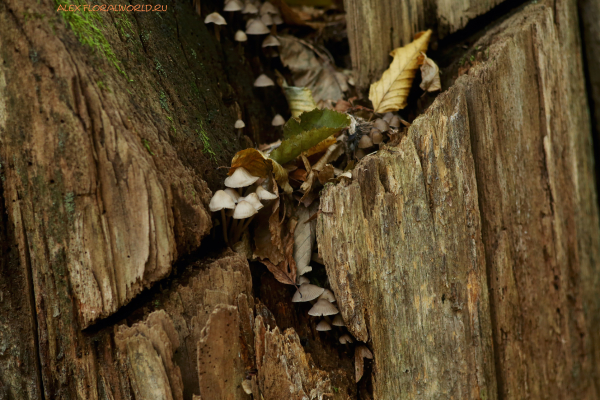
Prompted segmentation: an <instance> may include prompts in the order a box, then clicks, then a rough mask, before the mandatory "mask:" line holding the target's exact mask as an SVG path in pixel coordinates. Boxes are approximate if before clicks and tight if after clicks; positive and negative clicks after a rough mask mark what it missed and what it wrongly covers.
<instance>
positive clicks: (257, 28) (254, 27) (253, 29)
mask: <svg viewBox="0 0 600 400" xmlns="http://www.w3.org/2000/svg"><path fill="white" fill-rule="evenodd" d="M269 32H271V31H270V30H269V28H267V26H266V25H265V23H264V22H262V21H261V20H260V19H255V20H252V22H250V24H248V27H247V28H246V34H248V35H266V34H267V33H269Z"/></svg>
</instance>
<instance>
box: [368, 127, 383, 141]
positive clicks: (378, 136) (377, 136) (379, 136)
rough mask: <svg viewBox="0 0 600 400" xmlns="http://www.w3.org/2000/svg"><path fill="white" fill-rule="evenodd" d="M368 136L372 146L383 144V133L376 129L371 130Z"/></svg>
mask: <svg viewBox="0 0 600 400" xmlns="http://www.w3.org/2000/svg"><path fill="white" fill-rule="evenodd" d="M369 136H371V140H372V141H373V144H379V143H381V142H383V133H381V132H380V131H379V129H377V128H373V129H371V133H370V134H369Z"/></svg>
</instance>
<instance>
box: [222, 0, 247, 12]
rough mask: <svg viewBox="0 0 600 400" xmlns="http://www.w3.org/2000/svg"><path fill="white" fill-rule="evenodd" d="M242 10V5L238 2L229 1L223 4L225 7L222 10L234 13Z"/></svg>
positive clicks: (236, 0) (234, 0)
mask: <svg viewBox="0 0 600 400" xmlns="http://www.w3.org/2000/svg"><path fill="white" fill-rule="evenodd" d="M243 8H244V5H243V4H242V3H241V2H240V1H238V0H229V1H228V2H227V3H225V7H224V8H223V11H228V12H235V11H241V10H242V9H243Z"/></svg>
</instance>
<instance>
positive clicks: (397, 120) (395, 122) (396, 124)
mask: <svg viewBox="0 0 600 400" xmlns="http://www.w3.org/2000/svg"><path fill="white" fill-rule="evenodd" d="M400 123H401V119H400V117H399V116H397V115H394V117H393V118H392V119H391V120H390V126H391V127H392V128H396V129H398V128H400Z"/></svg>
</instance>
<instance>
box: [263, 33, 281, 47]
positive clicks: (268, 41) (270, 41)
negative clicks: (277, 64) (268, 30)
mask: <svg viewBox="0 0 600 400" xmlns="http://www.w3.org/2000/svg"><path fill="white" fill-rule="evenodd" d="M280 44H281V43H279V40H277V38H276V37H275V36H273V35H269V36H267V37H266V38H265V40H263V42H262V47H269V46H279V45H280Z"/></svg>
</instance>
